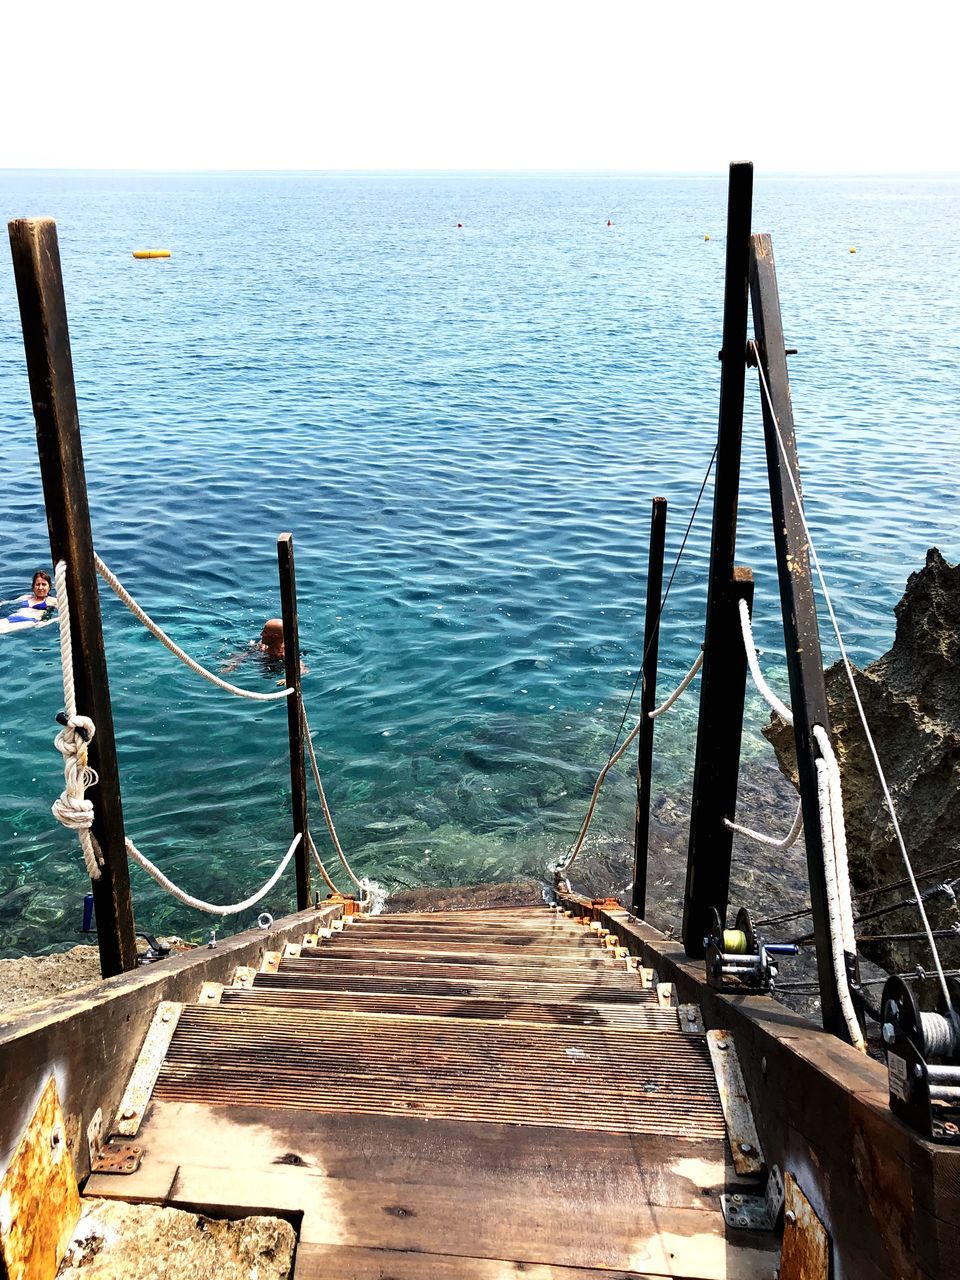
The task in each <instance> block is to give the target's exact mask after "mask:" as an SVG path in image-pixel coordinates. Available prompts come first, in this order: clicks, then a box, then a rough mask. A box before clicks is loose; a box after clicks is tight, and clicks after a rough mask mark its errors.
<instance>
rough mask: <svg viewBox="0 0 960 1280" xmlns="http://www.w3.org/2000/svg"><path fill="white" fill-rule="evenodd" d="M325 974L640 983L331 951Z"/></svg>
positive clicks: (605, 975) (616, 975)
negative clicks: (577, 979)
mask: <svg viewBox="0 0 960 1280" xmlns="http://www.w3.org/2000/svg"><path fill="white" fill-rule="evenodd" d="M315 959H316V957H312V958H310V959H291V960H286V961H284V965H283V967H284V969H285V970H288V971H289V972H291V973H304V972H309V971H310V970H311V969H313V968H314V967H315V966H314V963H313V961H314V960H315ZM322 972H323V973H327V974H337V975H339V976H340V977H346V976H348V975H351V974H353V973H354V972H356V973H359V974H362V973H364V972H366V973H373V974H377V973H389V974H391V975H393V976H395V977H410V978H444V977H449V978H463V979H467V980H470V979H475V978H487V979H489V978H490V976H491V975H492V974H494V973H496V974H500V975H502V976H504V977H506V976H507V974H508V973H509V976H510V978H511V979H514V980H517V981H523V982H551V983H552V982H569V981H570V979H571V977H572V976H576V977H582V978H584V979H587V976H588V974H589V979H590V980H591V981H595V982H596V983H597V985H598V986H606V987H618V988H619V989H621V990H628V989H630V988H632V987H633V986H635V985H636V984H637V978H636V976H635V975H630V974H628V973H627V971H626V969H625V968H624V969H615V968H613V967H612V966H611V967H609V968H607V967H604V968H602V969H595V970H594V969H591V968H590V967H589V966H586V965H584V966H583V968H582V969H580V968H578V969H576V970H573V971H571V970H570V969H569V968H568V967H566V966H564V967H562V968H561V967H560V966H558V965H553V964H549V965H548V964H544V965H534V964H527V965H520V964H517V965H500V966H497V965H492V964H487V965H485V964H483V962H482V961H480V960H478V959H477V958H475V957H468V963H464V964H459V963H457V962H456V959H455V958H453V959H450V960H442V959H440V958H439V957H438V958H436V959H435V960H434V961H431V962H429V963H428V962H425V961H422V960H394V959H391V958H389V957H388V956H383V957H380V958H379V959H377V958H373V957H368V958H364V957H362V956H358V957H357V958H355V959H352V958H350V957H347V958H345V959H340V957H339V956H338V955H337V954H336V951H335V950H334V949H333V948H331V949H330V951H329V952H327V953H326V954H325V955H324V958H323V966H322Z"/></svg>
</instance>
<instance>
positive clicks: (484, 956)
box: [287, 940, 623, 973]
mask: <svg viewBox="0 0 960 1280" xmlns="http://www.w3.org/2000/svg"><path fill="white" fill-rule="evenodd" d="M287 955H289V956H290V958H293V959H296V958H298V957H299V958H301V959H303V960H320V961H323V962H326V961H327V960H369V961H370V962H374V961H376V962H377V963H380V962H383V961H385V962H388V963H393V962H396V961H403V962H404V963H408V964H409V963H412V962H414V961H422V962H423V963H424V964H450V963H453V964H474V965H498V966H500V967H501V968H509V967H511V966H517V967H520V968H523V967H526V968H528V969H532V968H541V967H542V968H545V969H571V970H575V969H584V970H588V969H597V970H609V971H610V972H617V973H619V972H622V970H623V966H622V965H618V966H617V967H616V968H614V965H613V963H612V962H613V956H610V955H608V954H607V952H606V950H605V949H603V948H601V947H596V946H595V947H593V948H592V949H591V950H590V951H589V952H587V953H585V954H580V955H576V954H574V955H571V954H570V953H569V952H560V953H557V952H554V951H551V950H550V949H549V948H548V949H545V950H544V949H541V948H539V947H537V948H532V947H516V948H514V949H513V950H507V949H506V948H501V947H498V946H497V944H496V943H492V944H491V945H490V947H482V946H481V945H480V944H479V943H473V944H470V943H459V944H457V945H456V946H453V947H451V946H444V945H433V944H432V943H431V942H430V941H429V940H428V941H422V942H379V941H378V942H364V943H358V944H356V945H354V946H351V945H350V943H349V942H336V943H330V944H328V945H327V946H317V947H304V948H303V950H302V951H301V952H298V953H297V955H293V954H292V953H290V952H289V951H288V952H287Z"/></svg>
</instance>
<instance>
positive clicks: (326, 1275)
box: [293, 1244, 767, 1280]
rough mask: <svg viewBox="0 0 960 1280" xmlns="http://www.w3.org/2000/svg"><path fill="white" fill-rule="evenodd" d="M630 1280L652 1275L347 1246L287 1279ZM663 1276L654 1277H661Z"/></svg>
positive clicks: (320, 1255) (311, 1258)
mask: <svg viewBox="0 0 960 1280" xmlns="http://www.w3.org/2000/svg"><path fill="white" fill-rule="evenodd" d="M515 1274H520V1275H522V1276H523V1280H632V1278H633V1277H637V1276H642V1277H644V1276H645V1277H654V1276H655V1275H656V1274H657V1273H655V1272H652V1271H608V1270H606V1269H605V1270H602V1271H597V1270H593V1269H584V1268H583V1267H567V1266H564V1267H551V1266H544V1265H542V1264H540V1263H529V1262H518V1261H517V1260H516V1259H514V1258H509V1259H507V1258H463V1257H457V1256H456V1255H454V1254H439V1253H403V1252H402V1251H400V1250H397V1249H361V1248H354V1247H351V1246H349V1245H346V1246H344V1245H335V1244H334V1245H318V1244H308V1245H301V1246H300V1247H299V1248H298V1249H297V1261H296V1266H295V1268H294V1273H293V1280H330V1278H331V1277H332V1276H335V1277H336V1280H505V1278H506V1277H507V1276H510V1275H515ZM663 1274H664V1273H663V1272H662V1271H661V1272H660V1273H659V1275H660V1276H662V1275H663ZM764 1280H767V1278H766V1277H764Z"/></svg>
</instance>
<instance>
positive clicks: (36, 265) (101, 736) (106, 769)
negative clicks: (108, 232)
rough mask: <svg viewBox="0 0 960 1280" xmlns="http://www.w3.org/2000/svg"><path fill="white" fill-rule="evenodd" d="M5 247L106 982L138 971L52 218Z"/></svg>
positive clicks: (16, 231)
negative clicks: (65, 634) (67, 669)
mask: <svg viewBox="0 0 960 1280" xmlns="http://www.w3.org/2000/svg"><path fill="white" fill-rule="evenodd" d="M10 247H11V250H12V253H13V269H14V275H15V277H16V281H17V296H18V298H19V301H20V318H21V321H22V324H23V345H24V349H25V352H26V358H27V372H28V375H29V378H30V395H31V398H32V400H33V413H34V417H35V419H36V424H37V449H38V452H39V455H40V475H41V479H42V481H43V498H44V503H45V505H46V509H47V528H48V530H49V533H50V554H51V556H52V557H53V563H54V565H56V564H57V563H58V561H60V560H63V561H65V562H66V566H67V574H68V582H69V588H68V594H69V615H70V636H71V640H72V644H73V679H74V684H75V686H76V696H77V713H78V714H79V715H84V716H89V718H90V719H91V720H92V721H93V723H94V725H95V727H96V734H95V736H94V738H93V741H92V742H91V744H90V753H89V759H90V767H91V768H92V769H94V770H96V773H97V775H98V777H99V782H98V784H97V786H96V789H95V791H94V794H93V797H92V798H93V802H94V820H93V827H92V834H93V837H94V839H95V840H96V842H97V844H98V845H99V846H100V851H101V853H102V855H103V862H104V865H103V870H102V873H101V876H100V879H99V880H94V881H93V900H94V906H95V909H96V917H97V942H98V944H99V948H100V971H101V973H102V974H103V976H104V977H105V978H108V977H112V976H113V975H114V974H117V973H123V972H124V971H126V970H128V969H135V968H136V967H137V946H136V932H135V928H134V922H133V902H132V900H131V896H130V872H129V867H128V865H127V850H126V845H125V842H124V829H123V807H122V804H121V800H120V774H119V770H118V767H117V753H116V743H115V741H114V734H113V711H112V709H111V706H110V687H109V683H108V680H107V660H106V655H105V653H104V648H103V629H102V625H101V618H100V595H99V592H98V590H97V571H96V566H95V564H94V560H93V534H92V532H91V529H90V510H89V507H88V505H87V488H86V481H85V477H84V469H83V449H82V447H81V441H80V421H79V416H78V414H77V393H76V387H75V386H74V381H73V360H72V357H71V354H70V334H69V331H68V328H67V307H66V301H65V299H64V295H63V275H62V273H61V269H60V250H59V246H58V243H57V227H56V223H55V222H54V221H53V219H52V218H17V219H15V220H14V221H13V222H11V223H10ZM52 719H53V717H52V716H51V721H52Z"/></svg>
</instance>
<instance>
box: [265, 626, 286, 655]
mask: <svg viewBox="0 0 960 1280" xmlns="http://www.w3.org/2000/svg"><path fill="white" fill-rule="evenodd" d="M260 649H261V651H262V652H263V653H266V654H269V655H270V657H271V658H282V657H283V623H282V622H281V621H280V619H279V618H268V619H267V620H266V622H265V623H264V624H263V630H262V631H261V632H260Z"/></svg>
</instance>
